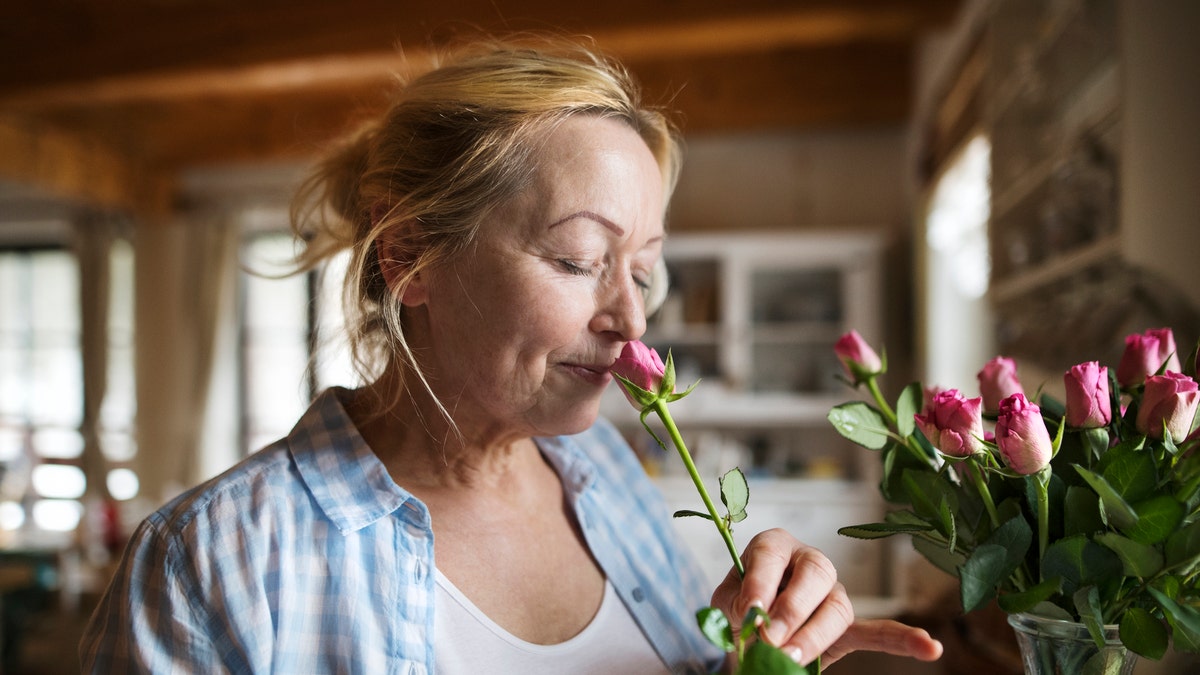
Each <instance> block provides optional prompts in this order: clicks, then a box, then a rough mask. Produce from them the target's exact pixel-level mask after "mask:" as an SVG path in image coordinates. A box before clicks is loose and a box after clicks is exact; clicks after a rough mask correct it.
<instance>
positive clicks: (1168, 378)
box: [1136, 371, 1200, 443]
mask: <svg viewBox="0 0 1200 675" xmlns="http://www.w3.org/2000/svg"><path fill="white" fill-rule="evenodd" d="M1198 389H1200V385H1197V384H1196V381H1195V380H1193V379H1192V378H1190V377H1188V376H1187V375H1184V374H1183V373H1174V372H1170V371H1168V372H1166V373H1164V374H1162V375H1151V376H1150V377H1147V378H1146V391H1145V393H1144V394H1143V395H1142V402H1141V404H1140V406H1139V407H1138V411H1137V422H1136V423H1137V430H1138V431H1140V432H1141V433H1143V434H1146V435H1147V436H1149V437H1150V438H1156V439H1160V440H1161V439H1162V438H1163V427H1164V426H1165V427H1166V430H1167V433H1169V434H1170V435H1171V440H1172V441H1173V442H1175V443H1179V442H1181V441H1183V440H1184V438H1186V437H1187V435H1188V432H1190V431H1191V430H1192V419H1193V418H1195V416H1196V407H1197V405H1198V404H1200V391H1198Z"/></svg>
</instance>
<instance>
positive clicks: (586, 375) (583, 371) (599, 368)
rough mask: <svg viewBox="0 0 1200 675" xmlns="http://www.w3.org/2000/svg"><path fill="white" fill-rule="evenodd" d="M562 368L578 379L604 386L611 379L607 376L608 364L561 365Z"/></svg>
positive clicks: (609, 366)
mask: <svg viewBox="0 0 1200 675" xmlns="http://www.w3.org/2000/svg"><path fill="white" fill-rule="evenodd" d="M562 367H563V368H564V369H566V370H567V371H569V372H570V373H572V374H574V375H575V376H576V377H579V378H580V379H583V380H586V381H588V382H591V383H594V384H599V385H605V384H608V383H609V381H610V380H611V379H612V377H611V376H610V375H609V369H610V368H611V365H610V364H599V363H563V364H562Z"/></svg>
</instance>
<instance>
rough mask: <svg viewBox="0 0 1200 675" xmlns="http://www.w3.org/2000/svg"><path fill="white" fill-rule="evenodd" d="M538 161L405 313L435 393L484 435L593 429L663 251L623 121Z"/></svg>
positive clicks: (565, 139)
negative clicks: (528, 179)
mask: <svg viewBox="0 0 1200 675" xmlns="http://www.w3.org/2000/svg"><path fill="white" fill-rule="evenodd" d="M533 160H534V164H535V167H536V169H535V175H534V179H533V181H532V183H531V184H530V186H529V187H528V188H527V189H525V190H524V191H523V192H522V193H520V194H519V195H517V196H516V197H515V198H513V199H512V200H511V201H509V202H508V203H505V204H502V205H500V206H499V207H498V208H497V209H496V210H495V211H494V212H493V213H492V214H491V215H490V216H489V217H488V219H487V220H486V221H485V222H484V223H483V224H482V226H481V227H480V230H479V235H478V237H477V239H476V243H475V245H474V246H473V248H472V249H471V250H468V251H467V252H465V253H464V254H462V255H461V256H459V257H457V258H455V259H454V260H452V261H451V262H450V263H448V264H446V265H442V266H440V267H438V268H436V269H432V270H428V271H426V272H424V273H423V279H422V281H421V283H422V285H423V288H424V289H425V290H424V293H423V294H418V295H416V296H414V297H417V298H418V300H419V302H418V303H417V304H418V305H419V306H417V307H412V306H410V308H409V309H410V314H411V315H414V319H416V321H415V322H414V323H413V324H412V325H411V326H410V328H411V329H412V330H411V332H410V337H411V338H412V339H413V342H412V344H413V346H414V348H415V349H414V351H416V353H417V355H418V359H420V362H421V365H422V367H423V368H425V370H426V374H427V376H428V377H429V379H430V382H431V384H432V386H433V388H434V391H436V392H437V393H438V395H439V397H440V398H441V400H442V402H443V403H444V404H445V405H446V408H447V409H448V410H450V411H451V414H452V415H453V416H454V419H455V421H456V423H457V424H458V425H459V426H460V428H462V429H463V430H464V431H468V430H471V429H473V430H475V433H481V434H484V435H485V436H486V435H488V434H492V435H500V436H502V435H505V434H511V433H518V434H522V435H526V434H527V435H552V434H568V433H576V432H579V431H582V430H584V429H586V428H587V427H588V426H590V425H591V424H592V423H593V422H594V421H595V418H596V415H597V411H598V407H599V401H600V396H601V393H602V392H603V390H604V388H605V387H606V386H607V385H608V384H609V382H610V380H611V376H610V374H609V366H611V365H612V363H613V361H614V360H616V358H617V356H618V354H620V352H621V348H622V347H623V346H624V345H625V343H626V342H628V341H631V340H636V339H638V338H639V337H641V335H642V333H643V332H644V331H645V328H646V319H645V308H644V305H643V290H644V288H645V287H646V285H647V284H648V283H649V281H650V275H651V271H652V270H653V268H654V264H655V262H656V261H657V260H658V258H659V256H660V255H661V253H662V243H663V214H664V207H665V205H664V203H663V199H664V197H663V177H662V174H661V173H660V171H659V167H658V164H657V163H656V162H655V160H654V157H653V155H652V154H651V153H650V150H649V149H648V148H647V147H646V144H645V143H644V142H643V141H642V140H641V138H640V137H639V136H638V135H637V133H636V132H634V131H633V130H632V129H630V128H629V127H628V126H627V125H626V124H625V123H623V122H621V121H618V120H610V119H601V118H597V117H588V116H575V117H572V118H569V119H568V120H567V121H566V122H564V123H562V124H561V125H560V126H558V127H557V128H555V129H554V130H553V131H551V132H550V133H549V134H548V136H547V138H546V139H545V143H544V144H543V145H542V147H541V150H540V152H539V153H537V154H535V156H534V158H533ZM410 304H412V303H410ZM411 310H416V311H411ZM422 310H423V311H422ZM468 433H470V432H469V431H468Z"/></svg>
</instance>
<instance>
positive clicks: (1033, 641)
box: [1008, 614, 1137, 675]
mask: <svg viewBox="0 0 1200 675" xmlns="http://www.w3.org/2000/svg"><path fill="white" fill-rule="evenodd" d="M1008 623H1009V624H1010V625H1012V627H1013V629H1014V630H1015V631H1016V633H1017V646H1018V647H1020V649H1021V661H1022V662H1023V663H1024V664H1025V673H1026V675H1132V673H1133V667H1134V665H1135V663H1136V662H1137V654H1134V653H1133V652H1131V651H1129V650H1128V649H1126V648H1125V646H1124V645H1123V644H1121V638H1120V637H1119V636H1118V630H1117V626H1115V625H1108V626H1104V647H1103V648H1101V647H1099V646H1097V645H1096V641H1095V640H1093V639H1092V634H1091V633H1089V632H1088V629H1087V626H1085V625H1083V624H1081V623H1076V622H1074V621H1062V620H1060V619H1047V618H1045V617H1041V616H1036V615H1033V614H1010V615H1009V616H1008Z"/></svg>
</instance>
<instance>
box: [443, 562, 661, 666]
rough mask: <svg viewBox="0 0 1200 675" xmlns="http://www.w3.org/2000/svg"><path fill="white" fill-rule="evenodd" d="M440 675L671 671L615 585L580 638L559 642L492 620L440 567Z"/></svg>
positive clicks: (608, 585) (607, 585)
mask: <svg viewBox="0 0 1200 675" xmlns="http://www.w3.org/2000/svg"><path fill="white" fill-rule="evenodd" d="M434 617H435V619H434V636H435V638H434V644H433V651H434V659H435V661H436V664H435V665H436V672H437V673H438V675H479V673H489V674H494V675H505V674H508V673H512V674H513V675H562V674H563V673H571V674H572V675H611V674H612V673H629V674H630V675H669V673H670V672H671V671H669V670H668V669H667V667H666V666H665V665H664V664H663V662H662V660H661V659H660V658H659V657H658V654H657V653H656V652H655V651H654V648H653V647H651V646H650V642H649V641H648V640H647V639H646V636H645V635H643V634H642V631H641V629H639V628H638V625H637V622H635V621H634V620H633V615H632V614H630V613H629V610H628V609H627V608H626V607H625V603H623V602H621V598H620V597H619V596H618V595H617V592H616V590H615V589H613V586H612V584H611V583H609V582H608V581H607V580H605V582H604V599H603V600H602V601H601V602H600V610H599V611H598V612H597V613H596V616H595V617H593V618H592V621H591V623H589V624H588V625H587V626H586V627H585V628H584V629H583V630H582V631H580V632H579V634H578V635H576V636H575V637H573V638H571V639H569V640H567V641H566V642H560V643H558V644H555V645H539V644H533V643H532V642H526V641H524V640H522V639H520V638H518V637H516V636H514V635H513V634H512V633H509V632H508V631H506V630H504V629H503V628H501V627H500V626H499V625H498V624H496V623H495V622H494V621H492V620H491V619H489V618H488V617H487V616H486V615H485V614H484V613H483V612H481V611H479V608H478V607H476V606H475V603H473V602H471V601H470V600H468V599H467V597H466V596H465V595H463V594H462V592H461V591H459V590H458V588H456V587H455V586H454V584H452V583H451V582H450V580H449V579H447V578H446V576H445V575H443V574H442V573H441V572H440V571H438V572H437V591H436V593H435V598H434Z"/></svg>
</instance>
